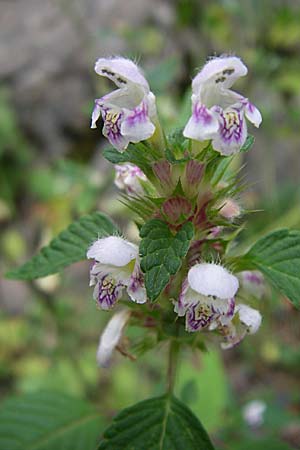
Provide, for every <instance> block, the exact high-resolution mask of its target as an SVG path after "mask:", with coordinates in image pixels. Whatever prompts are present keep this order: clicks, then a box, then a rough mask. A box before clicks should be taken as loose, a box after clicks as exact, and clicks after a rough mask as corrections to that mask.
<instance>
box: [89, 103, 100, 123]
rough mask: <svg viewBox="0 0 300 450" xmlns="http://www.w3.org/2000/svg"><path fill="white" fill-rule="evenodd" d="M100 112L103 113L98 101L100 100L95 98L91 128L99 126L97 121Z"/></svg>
mask: <svg viewBox="0 0 300 450" xmlns="http://www.w3.org/2000/svg"><path fill="white" fill-rule="evenodd" d="M100 114H101V107H100V105H99V103H98V100H95V106H94V109H93V112H92V120H91V128H97V125H96V122H97V120H98V119H99V117H100Z"/></svg>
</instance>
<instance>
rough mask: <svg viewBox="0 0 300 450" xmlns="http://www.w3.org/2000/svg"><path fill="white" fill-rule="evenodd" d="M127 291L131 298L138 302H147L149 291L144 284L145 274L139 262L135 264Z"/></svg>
mask: <svg viewBox="0 0 300 450" xmlns="http://www.w3.org/2000/svg"><path fill="white" fill-rule="evenodd" d="M127 292H128V295H129V297H130V298H131V300H133V301H134V302H136V303H146V301H147V293H146V289H145V285H144V276H143V274H142V271H141V269H140V265H139V263H138V262H136V264H135V268H134V271H133V273H132V275H131V278H130V283H129V286H128V288H127Z"/></svg>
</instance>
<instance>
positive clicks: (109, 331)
mask: <svg viewBox="0 0 300 450" xmlns="http://www.w3.org/2000/svg"><path fill="white" fill-rule="evenodd" d="M129 317H130V311H126V310H124V311H120V312H118V313H116V314H114V315H113V317H112V318H111V319H110V321H109V322H108V324H107V325H106V327H105V329H104V331H103V333H102V335H101V337H100V341H99V347H98V350H97V363H98V365H99V366H100V367H108V366H109V363H110V359H111V356H112V353H113V351H114V349H115V347H116V346H117V345H118V343H119V341H120V339H121V336H122V332H123V329H124V326H125V325H126V323H127V321H128V319H129Z"/></svg>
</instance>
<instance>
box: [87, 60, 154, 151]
mask: <svg viewBox="0 0 300 450" xmlns="http://www.w3.org/2000/svg"><path fill="white" fill-rule="evenodd" d="M95 71H96V73H97V74H99V75H101V76H104V77H106V78H109V79H110V80H112V81H113V82H114V83H115V84H116V86H117V88H118V89H116V90H115V91H112V92H110V93H108V94H106V95H104V96H103V97H102V98H99V99H97V100H95V107H94V110H93V113H92V123H91V128H96V122H97V121H98V119H99V117H100V116H102V119H103V121H104V126H103V134H104V136H105V137H107V139H108V140H109V141H110V143H111V144H112V145H113V146H114V147H115V148H117V150H119V151H122V150H125V149H126V147H127V146H128V144H129V142H133V143H137V142H140V141H143V140H146V139H149V138H150V137H151V136H152V135H153V134H154V131H155V125H154V123H153V122H155V121H156V106H155V96H154V95H153V93H152V92H151V91H150V88H149V84H148V82H147V80H146V79H145V77H144V75H143V74H142V72H141V70H140V68H139V67H138V66H137V65H136V64H135V63H134V62H133V61H131V60H129V59H126V58H122V57H111V58H100V59H98V60H97V62H96V64H95Z"/></svg>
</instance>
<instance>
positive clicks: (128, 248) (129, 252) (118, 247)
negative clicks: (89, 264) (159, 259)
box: [87, 236, 138, 267]
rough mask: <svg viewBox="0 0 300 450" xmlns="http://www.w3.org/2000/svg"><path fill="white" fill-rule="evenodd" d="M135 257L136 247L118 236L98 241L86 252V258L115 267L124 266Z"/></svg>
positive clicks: (136, 254)
mask: <svg viewBox="0 0 300 450" xmlns="http://www.w3.org/2000/svg"><path fill="white" fill-rule="evenodd" d="M137 256H138V247H137V246H136V245H134V244H132V243H131V242H128V241H126V240H125V239H123V238H121V237H119V236H109V237H106V238H102V239H98V240H97V241H95V242H94V243H93V244H92V245H91V247H90V248H89V250H88V252H87V258H93V259H95V260H96V261H98V262H100V263H102V264H111V265H112V266H117V267H122V266H126V265H127V264H128V263H130V261H132V260H134V259H136V257H137Z"/></svg>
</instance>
